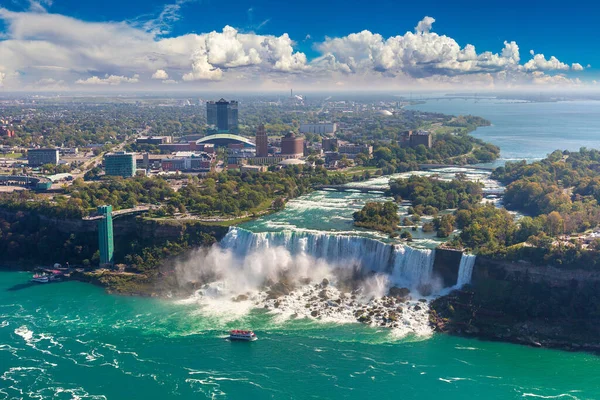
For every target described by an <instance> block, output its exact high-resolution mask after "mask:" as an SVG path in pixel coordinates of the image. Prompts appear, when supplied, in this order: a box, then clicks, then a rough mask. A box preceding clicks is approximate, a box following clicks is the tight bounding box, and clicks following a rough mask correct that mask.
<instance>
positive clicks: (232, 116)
mask: <svg viewBox="0 0 600 400" xmlns="http://www.w3.org/2000/svg"><path fill="white" fill-rule="evenodd" d="M227 125H228V130H229V132H235V133H237V132H238V102H237V101H235V100H231V101H230V102H229V106H228V107H227Z"/></svg>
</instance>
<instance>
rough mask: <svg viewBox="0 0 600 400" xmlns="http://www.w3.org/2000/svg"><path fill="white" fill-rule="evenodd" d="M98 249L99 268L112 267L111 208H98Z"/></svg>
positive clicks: (113, 242) (113, 248) (113, 245)
mask: <svg viewBox="0 0 600 400" xmlns="http://www.w3.org/2000/svg"><path fill="white" fill-rule="evenodd" d="M98 214H100V216H101V218H100V219H99V220H98V248H99V249H100V266H101V267H102V266H112V265H113V263H114V252H115V241H114V235H113V221H112V206H108V205H107V206H100V207H98Z"/></svg>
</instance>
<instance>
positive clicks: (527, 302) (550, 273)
mask: <svg viewBox="0 0 600 400" xmlns="http://www.w3.org/2000/svg"><path fill="white" fill-rule="evenodd" d="M598 293H600V273H598V272H592V271H585V270H577V269H576V270H565V269H559V268H555V267H551V266H536V265H532V264H530V263H525V262H514V263H513V262H504V261H496V260H491V259H489V258H484V257H478V258H477V261H476V263H475V267H474V270H473V275H472V282H471V285H468V286H466V287H464V288H463V289H462V290H457V291H454V292H452V293H450V294H449V295H447V296H443V297H440V298H438V299H436V300H435V301H433V302H432V304H431V310H432V311H431V321H432V323H433V324H434V325H435V327H436V329H437V330H438V331H440V332H446V333H450V334H456V335H463V336H474V337H479V338H484V339H489V340H500V341H508V342H514V343H520V344H527V345H531V346H537V347H553V348H560V349H568V350H589V351H600V296H598Z"/></svg>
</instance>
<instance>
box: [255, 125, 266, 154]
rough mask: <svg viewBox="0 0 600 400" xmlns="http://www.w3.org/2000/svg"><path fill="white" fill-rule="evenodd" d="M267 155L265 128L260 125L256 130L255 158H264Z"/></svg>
mask: <svg viewBox="0 0 600 400" xmlns="http://www.w3.org/2000/svg"><path fill="white" fill-rule="evenodd" d="M268 155H269V137H268V136H267V131H266V130H265V126H264V125H263V124H260V125H259V126H258V129H257V130H256V157H266V156H268Z"/></svg>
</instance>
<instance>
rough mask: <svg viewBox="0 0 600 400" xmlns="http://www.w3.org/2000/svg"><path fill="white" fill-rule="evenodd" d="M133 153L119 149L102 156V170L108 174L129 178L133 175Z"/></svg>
mask: <svg viewBox="0 0 600 400" xmlns="http://www.w3.org/2000/svg"><path fill="white" fill-rule="evenodd" d="M135 169H136V165H135V154H134V153H126V152H124V151H119V152H116V153H109V154H106V155H105V156H104V171H105V172H106V175H108V176H122V177H123V178H131V177H132V176H135Z"/></svg>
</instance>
